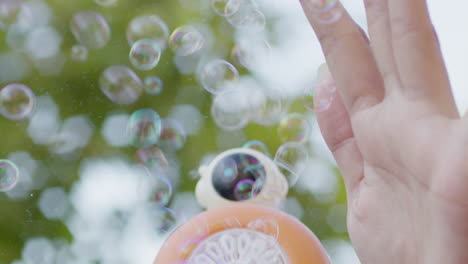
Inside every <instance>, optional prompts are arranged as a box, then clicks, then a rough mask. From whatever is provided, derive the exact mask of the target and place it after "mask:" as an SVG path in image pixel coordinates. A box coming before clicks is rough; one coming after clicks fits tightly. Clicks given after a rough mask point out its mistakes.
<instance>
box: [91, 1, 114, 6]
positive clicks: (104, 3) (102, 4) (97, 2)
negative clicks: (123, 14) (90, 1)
mask: <svg viewBox="0 0 468 264" xmlns="http://www.w3.org/2000/svg"><path fill="white" fill-rule="evenodd" d="M117 1H118V0H94V2H95V3H96V4H98V5H100V6H111V5H115V4H116V3H117Z"/></svg>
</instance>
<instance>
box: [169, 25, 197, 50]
mask: <svg viewBox="0 0 468 264" xmlns="http://www.w3.org/2000/svg"><path fill="white" fill-rule="evenodd" d="M204 44H205V38H204V37H203V35H202V34H201V33H200V32H199V31H198V30H197V29H196V28H195V27H192V26H182V27H179V28H177V29H176V30H174V32H173V33H172V35H171V37H170V39H169V47H171V49H172V51H174V52H175V53H176V54H177V55H179V56H188V55H191V54H194V53H196V52H197V51H199V50H200V49H201V48H203V46H204Z"/></svg>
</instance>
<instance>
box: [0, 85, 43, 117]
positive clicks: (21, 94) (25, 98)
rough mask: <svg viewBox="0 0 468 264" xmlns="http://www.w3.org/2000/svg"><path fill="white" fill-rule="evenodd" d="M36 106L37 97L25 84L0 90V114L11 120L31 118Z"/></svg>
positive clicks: (8, 86)
mask: <svg viewBox="0 0 468 264" xmlns="http://www.w3.org/2000/svg"><path fill="white" fill-rule="evenodd" d="M35 106H36V96H35V95H34V93H33V91H32V90H31V88H29V87H28V86H26V85H24V84H19V83H12V84H9V85H7V86H5V87H3V89H2V90H0V114H2V115H3V116H4V117H5V118H8V119H10V120H22V119H25V118H28V117H30V116H31V115H32V114H33V112H34V108H35Z"/></svg>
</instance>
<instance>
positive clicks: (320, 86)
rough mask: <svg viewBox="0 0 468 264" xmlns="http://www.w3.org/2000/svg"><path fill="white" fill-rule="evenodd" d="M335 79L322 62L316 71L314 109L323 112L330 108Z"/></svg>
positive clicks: (334, 90)
mask: <svg viewBox="0 0 468 264" xmlns="http://www.w3.org/2000/svg"><path fill="white" fill-rule="evenodd" d="M335 93H336V86H335V81H334V80H333V77H332V75H331V73H330V71H329V69H328V65H327V64H326V63H324V64H322V65H321V66H320V67H319V69H318V71H317V86H316V87H315V91H314V110H315V112H324V111H326V110H328V109H329V108H330V105H331V103H332V101H333V98H334V97H335Z"/></svg>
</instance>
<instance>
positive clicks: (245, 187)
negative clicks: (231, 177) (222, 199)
mask: <svg viewBox="0 0 468 264" xmlns="http://www.w3.org/2000/svg"><path fill="white" fill-rule="evenodd" d="M254 185H255V181H253V180H251V179H245V180H241V181H239V182H238V183H237V184H236V187H234V197H235V198H236V200H237V201H244V200H249V199H251V198H252V197H253V189H254Z"/></svg>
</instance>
